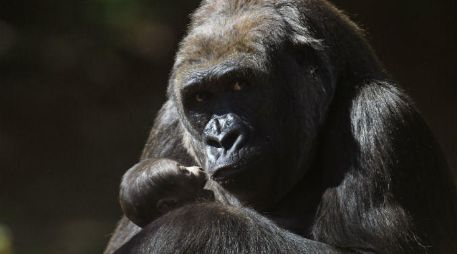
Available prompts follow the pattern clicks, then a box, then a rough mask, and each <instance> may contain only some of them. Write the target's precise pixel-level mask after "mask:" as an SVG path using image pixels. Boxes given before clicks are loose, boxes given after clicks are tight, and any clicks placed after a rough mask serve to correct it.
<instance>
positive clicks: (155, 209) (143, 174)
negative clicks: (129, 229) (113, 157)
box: [119, 159, 214, 227]
mask: <svg viewBox="0 0 457 254" xmlns="http://www.w3.org/2000/svg"><path fill="white" fill-rule="evenodd" d="M207 180H208V177H207V175H206V173H204V172H203V170H201V168H199V167H184V166H181V165H180V164H179V163H177V162H176V161H173V160H168V159H159V160H154V159H149V160H143V161H141V162H140V163H138V164H136V165H135V166H133V167H132V168H130V169H129V170H128V171H127V173H125V175H124V176H123V178H122V183H121V190H120V194H119V199H120V203H121V207H122V210H123V211H124V214H125V215H126V216H127V217H128V218H129V219H130V220H131V221H132V222H133V223H135V224H136V225H138V226H140V227H144V226H145V225H147V224H149V223H150V222H152V221H153V220H155V219H156V218H158V217H160V216H161V215H163V214H165V213H167V212H169V211H170V210H173V209H175V208H178V207H180V206H182V205H184V204H187V203H190V202H193V201H196V200H199V199H201V200H213V199H214V198H213V197H212V192H210V191H208V190H204V189H203V187H204V185H205V184H206V181H207Z"/></svg>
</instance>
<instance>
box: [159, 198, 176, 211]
mask: <svg viewBox="0 0 457 254" xmlns="http://www.w3.org/2000/svg"><path fill="white" fill-rule="evenodd" d="M156 206H157V211H159V213H160V214H165V213H167V212H169V211H171V210H173V209H175V208H176V207H177V206H178V200H177V199H175V198H162V199H160V200H159V201H157V204H156Z"/></svg>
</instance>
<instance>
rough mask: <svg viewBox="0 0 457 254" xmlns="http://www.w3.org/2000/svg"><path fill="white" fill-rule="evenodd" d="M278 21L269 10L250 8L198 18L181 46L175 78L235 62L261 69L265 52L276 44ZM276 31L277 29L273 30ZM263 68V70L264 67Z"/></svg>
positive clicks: (264, 59)
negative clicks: (192, 71) (196, 70)
mask: <svg viewBox="0 0 457 254" xmlns="http://www.w3.org/2000/svg"><path fill="white" fill-rule="evenodd" d="M280 23H281V19H280V17H278V15H276V14H275V13H274V12H272V10H271V8H270V9H267V8H261V7H257V8H256V7H251V8H246V9H241V10H238V11H234V12H231V13H223V12H217V13H212V14H210V15H208V16H206V17H203V18H200V20H198V21H197V22H195V23H194V26H193V27H192V28H191V30H190V32H189V34H188V35H187V36H186V37H185V38H184V40H183V42H182V43H181V47H180V50H179V52H178V55H177V59H176V64H175V68H176V77H177V78H179V77H181V76H183V75H185V74H186V73H188V72H189V71H191V70H195V69H205V68H210V67H215V66H217V65H223V64H227V63H230V62H232V63H233V62H237V63H238V64H242V65H256V66H255V67H256V68H259V67H260V68H261V67H262V66H258V65H262V64H265V62H266V55H267V52H266V51H267V50H268V48H269V47H270V45H271V44H272V43H273V42H275V41H278V40H277V39H275V38H278V37H279V35H278V31H275V29H272V27H275V28H278V27H280ZM276 30H278V29H276ZM263 67H264V66H263Z"/></svg>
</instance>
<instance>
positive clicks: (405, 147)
mask: <svg viewBox="0 0 457 254" xmlns="http://www.w3.org/2000/svg"><path fill="white" fill-rule="evenodd" d="M232 25H233V26H232ZM228 27H229V28H230V29H229V28H228ZM232 67H236V68H241V69H242V71H238V72H235V74H233V77H234V80H235V81H236V82H244V81H246V80H247V81H246V82H247V83H254V85H252V88H250V89H254V90H253V91H255V92H250V91H251V90H246V92H244V91H243V94H242V95H238V94H237V95H236V96H237V97H230V98H231V99H230V100H228V101H225V99H224V101H223V99H218V100H217V101H215V102H214V103H216V104H215V105H218V107H217V112H216V111H211V112H210V111H209V108H211V107H209V106H208V105H206V106H205V107H201V108H198V105H197V106H195V105H193V104H192V102H190V103H191V104H189V98H190V100H191V99H192V98H193V96H194V95H195V93H201V92H205V93H206V92H208V91H209V95H208V94H204V95H205V96H207V95H208V96H212V95H213V94H214V95H218V96H219V94H224V96H225V92H224V93H222V92H220V90H221V89H220V87H221V86H222V85H223V86H224V87H225V84H226V83H227V81H225V77H226V76H227V75H226V73H227V72H230V71H231V68H232ZM229 74H230V73H229ZM228 76H229V77H230V78H232V74H230V75H228ZM240 76H241V79H240ZM240 80H241V81H240ZM232 83H233V82H232V81H228V84H232ZM257 84H262V86H260V87H259V86H256V85H257ZM188 87H193V88H192V89H194V90H189V88H188ZM195 87H197V88H195ZM195 89H197V91H195ZM224 91H225V90H224ZM168 93H169V100H168V101H167V102H166V103H165V105H164V106H163V108H162V109H161V111H160V112H159V115H158V117H157V119H156V122H155V125H154V127H153V129H152V131H151V134H150V137H149V140H148V142H147V144H146V147H145V150H144V154H143V157H142V159H154V160H155V159H162V158H167V159H170V160H174V161H176V162H178V163H180V164H182V165H189V166H191V165H198V166H201V167H203V168H204V169H205V170H206V171H207V172H208V173H209V174H210V175H211V176H212V177H213V178H214V179H216V180H217V182H218V183H219V184H220V185H219V184H215V185H214V186H209V188H210V189H211V190H213V191H214V192H215V193H216V196H217V199H218V200H219V201H220V202H219V203H194V204H190V205H186V206H183V207H181V208H179V209H177V210H174V211H171V212H170V213H167V214H166V215H164V216H162V217H160V218H159V219H157V220H155V221H153V222H152V223H150V224H149V225H148V226H146V227H145V228H143V229H140V228H138V227H136V226H135V225H133V224H132V223H131V222H129V221H128V220H127V219H126V218H123V219H122V220H121V222H120V224H119V225H118V228H117V229H116V232H115V233H114V235H113V237H112V240H111V242H110V244H109V245H108V247H107V250H106V253H113V252H115V251H116V250H117V252H116V253H344V252H356V253H457V205H456V201H457V197H456V190H455V186H454V185H453V182H452V180H451V177H450V175H449V169H448V166H447V164H446V161H445V159H444V158H443V156H442V153H441V151H440V149H439V146H438V145H437V144H436V142H435V140H434V138H433V136H432V135H431V133H430V131H429V129H428V127H427V126H426V124H425V123H424V122H423V120H422V118H421V117H420V115H419V114H418V113H417V110H416V109H415V108H414V106H413V105H412V104H411V102H410V100H409V99H408V98H407V97H406V96H405V95H404V94H403V93H402V92H401V91H400V90H399V89H398V88H397V87H396V84H395V82H394V81H392V80H391V79H390V77H389V76H388V74H387V73H385V71H384V70H383V68H382V67H381V65H380V64H379V62H378V60H377V58H376V56H375V55H374V53H373V52H372V50H371V48H370V46H369V45H368V44H367V42H366V41H365V40H364V38H363V36H362V33H361V32H360V31H359V29H358V28H357V27H356V26H355V25H354V24H353V23H352V22H351V21H349V20H348V19H347V18H346V17H345V16H344V15H343V14H341V12H339V11H338V10H336V9H335V8H334V7H333V6H331V5H330V4H328V3H327V2H325V1H321V0H277V1H273V0H206V1H204V3H203V4H202V6H201V7H200V8H199V10H197V12H196V14H194V16H193V22H192V25H191V27H190V30H189V34H188V36H187V37H186V38H185V39H184V40H183V42H182V44H181V47H180V50H179V52H178V55H177V59H176V64H175V66H174V69H173V73H172V76H171V79H170V84H169V90H168ZM205 96H204V98H211V97H205ZM240 96H241V97H240ZM199 98H203V97H202V95H200V94H199ZM217 98H219V97H217ZM220 98H225V97H220ZM233 98H235V99H233ZM234 101H236V103H233V102H234ZM221 102H224V103H223V104H224V105H226V104H229V106H227V107H225V106H224V107H219V105H220V103H221ZM231 103H232V104H231ZM211 109H212V110H213V109H214V108H211ZM232 114H233V115H235V116H234V117H232ZM221 119H222V120H221ZM211 121H216V122H217V121H220V122H219V123H226V121H234V124H227V126H228V127H224V126H222V127H221V128H219V129H222V132H221V130H219V129H218V128H216V127H214V126H215V125H214V126H213V125H210V124H209V123H210V122H211ZM216 125H217V124H216ZM233 126H235V127H233ZM224 128H228V129H227V133H228V132H232V131H233V130H235V132H236V135H238V136H236V139H235V138H233V142H229V143H230V145H229V146H227V147H228V148H226V147H225V145H222V143H223V142H225V141H224V140H223V137H222V138H221V137H220V135H223V136H224V135H225V134H227V133H224V130H223V129H224ZM245 134H246V136H247V137H249V138H247V139H246V140H245V139H244V137H245V136H244V135H245ZM225 136H227V135H225ZM240 137H241V138H240ZM238 138H239V139H238ZM237 140H241V141H243V142H242V145H237V144H241V143H237ZM259 140H261V141H262V142H259ZM218 142H220V143H218ZM232 143H233V144H234V145H233V146H232ZM221 149H222V150H221ZM221 151H223V153H221ZM225 154H229V155H230V156H228V159H225V157H224V156H225ZM221 157H223V158H224V163H226V162H227V161H229V162H233V161H234V164H233V165H236V167H235V166H233V167H231V166H230V167H228V170H226V169H224V167H221V164H222V163H221V162H220V159H219V158H221ZM221 168H222V169H221ZM240 168H241V171H235V174H234V175H230V174H229V175H228V176H227V175H225V173H227V171H228V172H229V173H231V172H234V171H233V170H235V169H240ZM224 170H225V171H224ZM237 172H238V173H237ZM240 172H241V173H240ZM127 188H128V186H127ZM247 206H249V207H251V208H246V207H247ZM132 237H133V238H132Z"/></svg>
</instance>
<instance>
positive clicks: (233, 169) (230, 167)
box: [207, 147, 266, 181]
mask: <svg viewBox="0 0 457 254" xmlns="http://www.w3.org/2000/svg"><path fill="white" fill-rule="evenodd" d="M243 150H244V151H242V152H241V153H239V154H238V156H236V157H232V158H225V159H222V158H221V159H222V160H218V161H216V162H215V163H214V164H212V165H211V164H210V165H209V167H208V168H207V172H208V174H209V175H210V176H211V178H212V179H214V180H215V181H226V180H229V179H234V178H237V177H238V176H239V175H241V174H245V173H247V172H249V171H252V169H254V168H257V167H258V166H259V165H260V164H261V163H262V162H264V159H265V157H266V156H264V155H265V154H264V153H262V151H264V149H259V148H258V147H256V148H251V149H243Z"/></svg>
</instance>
